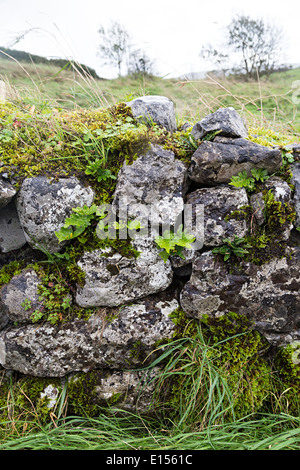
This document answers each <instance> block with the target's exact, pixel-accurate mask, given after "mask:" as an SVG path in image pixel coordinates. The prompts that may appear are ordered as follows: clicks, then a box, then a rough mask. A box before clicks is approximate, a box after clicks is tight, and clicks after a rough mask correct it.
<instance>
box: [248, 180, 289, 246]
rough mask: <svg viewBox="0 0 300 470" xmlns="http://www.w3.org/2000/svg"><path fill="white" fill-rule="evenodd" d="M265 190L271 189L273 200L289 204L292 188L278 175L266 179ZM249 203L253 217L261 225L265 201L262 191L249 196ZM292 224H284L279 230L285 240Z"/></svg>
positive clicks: (263, 218) (263, 220)
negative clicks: (252, 210)
mask: <svg viewBox="0 0 300 470" xmlns="http://www.w3.org/2000/svg"><path fill="white" fill-rule="evenodd" d="M264 189H265V191H266V192H268V191H271V193H272V194H273V195H274V200H275V201H278V202H281V203H282V204H290V203H291V202H292V190H291V188H290V186H289V185H288V183H287V182H286V181H284V180H282V179H281V178H279V177H276V176H273V177H272V178H270V179H269V180H267V181H266V182H265V184H264ZM250 203H251V205H252V207H253V209H254V217H255V220H256V222H257V223H258V225H262V224H263V223H264V222H265V217H264V211H265V202H264V195H263V193H262V192H259V193H255V194H253V195H252V196H251V197H250ZM292 228H293V224H290V225H288V226H284V227H283V230H282V231H280V232H281V238H282V239H283V240H287V239H288V238H289V236H290V233H291V230H292Z"/></svg>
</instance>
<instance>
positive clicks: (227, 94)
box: [0, 59, 300, 450]
mask: <svg viewBox="0 0 300 470" xmlns="http://www.w3.org/2000/svg"><path fill="white" fill-rule="evenodd" d="M0 79H2V80H4V81H5V82H7V83H8V84H10V85H11V86H13V87H15V90H16V94H17V95H19V96H20V100H21V101H22V103H23V105H24V104H25V106H27V107H32V108H34V107H35V106H36V107H38V109H39V110H41V109H43V106H44V107H45V110H47V109H48V108H49V103H50V104H51V106H52V107H54V108H63V109H68V110H70V109H71V110H72V109H78V108H79V109H80V108H91V107H92V108H97V107H103V106H104V107H106V106H109V105H111V104H114V103H116V102H119V101H127V100H130V99H132V98H134V97H137V96H141V95H145V94H151V95H154V94H155V95H164V96H167V97H169V98H170V99H171V100H172V101H173V102H174V103H175V106H176V113H177V119H178V123H179V124H180V123H183V122H185V121H189V122H191V123H193V122H196V121H197V120H199V119H201V118H202V117H204V116H205V115H207V114H209V113H211V112H213V111H215V110H217V109H218V108H219V107H220V106H224V107H225V106H233V107H234V108H235V109H236V110H237V111H238V112H240V113H241V115H243V116H244V117H245V119H246V120H247V122H248V125H249V126H252V127H256V128H259V127H267V128H268V129H272V130H273V131H275V132H278V133H280V134H281V135H285V136H288V139H289V141H294V142H299V140H300V114H299V112H300V105H297V104H296V103H293V93H294V92H295V90H296V88H294V85H295V82H296V81H298V80H300V69H294V70H289V71H286V72H280V73H276V74H273V75H271V77H270V78H269V79H266V78H265V77H262V78H260V79H259V80H252V81H242V80H237V79H234V78H232V77H231V78H216V77H213V76H210V77H207V78H206V79H204V80H197V81H189V80H179V79H178V80H175V79H162V78H158V77H150V76H149V77H148V76H145V77H143V76H137V77H134V76H130V77H121V78H118V79H115V80H101V79H99V80H97V79H94V78H91V77H90V76H88V75H86V74H85V73H84V72H83V70H81V69H80V67H76V66H75V68H74V69H73V70H71V71H70V70H69V71H68V70H62V69H60V68H57V67H54V66H49V65H46V64H24V63H23V64H22V63H18V62H17V61H14V60H12V59H10V60H7V59H0ZM29 114H30V111H29ZM179 346H180V348H181V347H182V349H178V351H176V354H174V355H172V356H170V367H172V371H173V370H175V371H177V373H179V374H183V372H182V371H183V370H184V374H185V377H186V383H187V385H186V390H188V394H186V396H185V398H184V397H183V398H182V400H183V401H182V402H180V403H179V408H178V410H177V414H176V415H174V416H172V417H171V416H170V415H168V413H165V415H164V414H159V415H157V416H155V417H151V418H149V417H143V416H139V415H136V414H130V413H125V412H123V413H119V414H115V413H112V414H109V413H108V414H107V413H104V412H103V410H101V409H99V416H97V417H94V418H90V417H87V416H67V415H66V414H65V404H66V403H67V396H65V395H64V396H62V397H61V406H60V407H58V409H57V410H54V412H53V413H52V414H51V421H50V422H48V423H47V424H44V423H42V422H40V421H39V418H38V416H37V412H36V410H35V408H34V406H33V404H32V403H30V407H29V408H30V416H29V418H28V415H26V413H25V410H22V409H20V406H19V407H18V403H17V402H14V396H13V393H10V395H9V396H8V398H7V403H6V404H5V406H6V407H7V406H9V419H8V420H7V421H6V422H1V424H0V436H1V437H0V450H24V449H29V450H48V449H52V450H107V449H114V450H121V449H126V450H143V449H146V450H149V449H151V450H154V449H165V450H166V449H175V450H179V449H182V450H183V449H185V450H298V449H299V448H300V417H299V416H298V415H297V414H296V415H295V414H293V415H292V414H290V413H289V403H288V398H286V397H287V395H286V390H283V391H282V393H281V394H280V395H276V393H275V388H274V392H273V391H271V392H270V391H269V392H268V393H269V396H270V397H271V398H270V401H271V404H270V406H269V408H268V409H265V410H262V412H261V413H253V414H252V413H250V414H246V415H244V416H242V417H238V418H236V417H235V416H234V415H233V413H231V411H232V407H233V402H234V400H233V397H231V396H230V394H229V393H228V390H227V385H226V380H225V379H224V376H222V375H221V374H219V372H218V371H217V370H216V369H215V368H214V367H213V361H209V360H208V355H207V348H208V346H207V345H206V344H205V342H204V341H203V339H202V338H199V341H198V342H197V348H196V347H195V348H193V350H192V351H191V354H190V356H189V357H188V358H187V359H186V363H185V364H184V369H183V368H182V367H183V366H182V365H181V366H180V367H181V369H180V368H179V367H177V366H178V364H177V363H176V358H180V357H181V356H182V355H184V354H185V353H186V349H185V343H183V344H182V345H179ZM179 346H178V347H179ZM176 347H177V346H176ZM183 357H185V356H183ZM174 358H175V359H174ZM174 361H175V362H174ZM199 370H201V371H203V375H202V376H201V377H200V378H201V380H200V379H199ZM178 371H179V372H178ZM195 371H196V372H195ZM0 372H1V371H0ZM197 374H198V375H197ZM0 375H1V374H0ZM195 377H196V380H195ZM0 385H1V376H0ZM189 385H190V386H189ZM12 390H13V389H12ZM266 393H267V392H266ZM199 396H200V399H201V400H202V401H203V403H202V406H201V407H200V408H201V412H202V411H203V413H202V415H201V416H200V417H199V416H196V417H195V413H194V411H195V410H194V405H195V404H196V398H197V399H198V397H199ZM184 400H185V401H184ZM31 405H32V406H31ZM17 410H18V411H17ZM0 412H1V409H0ZM18 413H19V414H18Z"/></svg>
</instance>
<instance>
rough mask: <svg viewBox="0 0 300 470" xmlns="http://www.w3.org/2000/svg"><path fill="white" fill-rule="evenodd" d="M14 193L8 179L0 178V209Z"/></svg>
mask: <svg viewBox="0 0 300 470" xmlns="http://www.w3.org/2000/svg"><path fill="white" fill-rule="evenodd" d="M16 193H17V191H16V190H15V188H14V187H13V186H12V185H11V184H10V183H9V182H8V181H5V180H4V179H2V178H0V209H1V208H2V207H5V206H6V205H7V204H8V203H9V202H10V201H11V200H12V198H13V196H14V195H15V194H16Z"/></svg>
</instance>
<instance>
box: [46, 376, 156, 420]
mask: <svg viewBox="0 0 300 470" xmlns="http://www.w3.org/2000/svg"><path fill="white" fill-rule="evenodd" d="M160 372H161V371H160V370H159V369H158V368H157V367H154V368H153V369H151V370H149V371H128V370H124V371H112V370H109V369H100V370H96V371H93V372H92V374H93V387H92V388H90V389H89V392H88V393H89V396H90V397H92V399H91V401H92V404H96V405H98V406H106V405H110V406H111V407H116V408H117V409H118V410H120V409H121V410H126V411H129V412H132V413H134V412H136V411H138V412H139V413H149V412H151V410H154V408H155V405H156V402H155V398H154V392H155V386H156V383H157V382H156V378H157V376H158V374H159V373H160ZM86 381H88V383H90V381H89V373H87V374H84V373H79V374H71V375H70V376H69V378H68V383H69V386H70V387H71V388H74V386H75V390H76V385H77V383H78V384H79V385H78V387H79V390H80V388H81V387H84V386H85V385H84V384H85V382H86ZM50 392H51V390H50ZM69 399H70V398H69ZM75 401H76V398H75ZM71 406H72V405H71Z"/></svg>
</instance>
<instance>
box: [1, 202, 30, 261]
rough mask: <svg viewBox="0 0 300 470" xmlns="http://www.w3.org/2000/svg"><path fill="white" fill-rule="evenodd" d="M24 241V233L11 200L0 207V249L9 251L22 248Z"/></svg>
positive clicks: (4, 251) (5, 251) (3, 251)
mask: <svg viewBox="0 0 300 470" xmlns="http://www.w3.org/2000/svg"><path fill="white" fill-rule="evenodd" d="M26 243H27V242H26V238H25V234H24V231H23V229H22V227H21V224H20V220H19V216H18V212H17V209H16V206H15V201H14V200H13V201H11V202H10V203H9V204H7V205H6V206H5V207H3V208H2V209H0V251H1V252H2V253H9V252H11V251H14V250H18V249H20V248H22V246H24V245H25V244H26Z"/></svg>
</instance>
